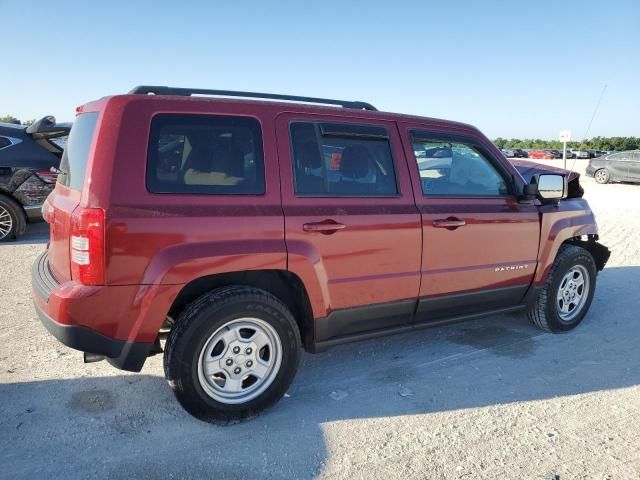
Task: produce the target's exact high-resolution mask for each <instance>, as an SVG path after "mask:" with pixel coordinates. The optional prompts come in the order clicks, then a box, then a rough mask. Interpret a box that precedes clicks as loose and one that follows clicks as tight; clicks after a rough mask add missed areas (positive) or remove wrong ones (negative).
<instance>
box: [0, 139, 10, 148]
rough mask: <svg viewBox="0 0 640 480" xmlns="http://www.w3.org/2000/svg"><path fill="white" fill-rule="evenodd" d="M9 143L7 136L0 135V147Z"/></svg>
mask: <svg viewBox="0 0 640 480" xmlns="http://www.w3.org/2000/svg"><path fill="white" fill-rule="evenodd" d="M9 145H11V140H9V139H8V138H7V137H0V148H4V147H8V146H9Z"/></svg>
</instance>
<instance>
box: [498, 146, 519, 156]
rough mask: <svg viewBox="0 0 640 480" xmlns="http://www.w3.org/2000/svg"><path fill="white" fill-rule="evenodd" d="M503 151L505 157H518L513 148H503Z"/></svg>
mask: <svg viewBox="0 0 640 480" xmlns="http://www.w3.org/2000/svg"><path fill="white" fill-rule="evenodd" d="M501 151H502V153H503V154H504V156H505V157H507V158H515V157H516V152H515V150H514V149H513V148H503V149H502V150H501Z"/></svg>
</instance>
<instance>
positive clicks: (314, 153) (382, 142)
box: [290, 122, 398, 197]
mask: <svg viewBox="0 0 640 480" xmlns="http://www.w3.org/2000/svg"><path fill="white" fill-rule="evenodd" d="M290 130H291V144H292V153H293V168H294V176H295V192H296V195H299V196H331V197H333V196H338V197H339V196H356V197H357V196H395V195H396V194H397V193H398V188H397V184H396V176H395V170H394V167H393V158H392V156H391V146H390V144H389V138H388V136H387V132H386V129H385V128H383V127H374V126H359V125H351V124H331V123H311V122H294V123H292V124H291V128H290Z"/></svg>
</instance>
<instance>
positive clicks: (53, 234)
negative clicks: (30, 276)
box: [44, 112, 99, 282]
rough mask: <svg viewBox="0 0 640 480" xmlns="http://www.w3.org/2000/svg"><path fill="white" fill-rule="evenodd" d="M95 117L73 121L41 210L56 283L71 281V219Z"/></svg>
mask: <svg viewBox="0 0 640 480" xmlns="http://www.w3.org/2000/svg"><path fill="white" fill-rule="evenodd" d="M98 115H99V114H98V113H97V112H89V113H82V114H80V115H78V116H77V117H76V120H75V122H74V124H73V127H72V129H71V132H70V134H69V138H68V140H67V144H66V147H65V150H64V153H63V154H62V160H61V161H60V174H59V175H58V181H57V183H56V188H55V189H54V191H53V192H52V193H51V194H50V195H49V197H48V199H47V201H46V203H45V206H44V214H45V219H46V220H47V221H48V222H49V224H50V238H49V265H50V268H51V270H52V273H53V275H54V276H55V277H56V279H57V280H58V281H59V282H64V281H68V280H70V279H71V263H70V260H69V241H70V236H71V215H72V213H73V211H74V210H75V208H76V207H77V206H78V204H79V203H80V199H81V196H82V190H83V186H84V181H85V173H86V170H87V164H88V162H89V160H90V158H91V156H92V151H93V143H94V136H95V135H94V133H95V130H96V124H97V122H98Z"/></svg>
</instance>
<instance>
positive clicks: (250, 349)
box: [245, 347, 253, 355]
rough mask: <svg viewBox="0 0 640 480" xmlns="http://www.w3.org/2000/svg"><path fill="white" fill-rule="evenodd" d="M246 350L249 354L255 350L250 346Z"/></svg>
mask: <svg viewBox="0 0 640 480" xmlns="http://www.w3.org/2000/svg"><path fill="white" fill-rule="evenodd" d="M245 352H246V353H247V355H251V353H252V352H253V349H252V348H251V347H249V348H247V349H246V350H245Z"/></svg>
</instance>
